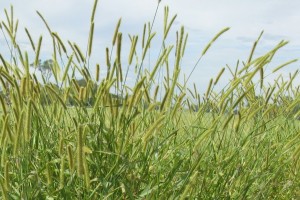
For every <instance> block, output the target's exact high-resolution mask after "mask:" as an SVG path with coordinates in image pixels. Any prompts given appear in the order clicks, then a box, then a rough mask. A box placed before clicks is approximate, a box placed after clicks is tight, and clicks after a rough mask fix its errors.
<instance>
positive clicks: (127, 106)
mask: <svg viewBox="0 0 300 200" xmlns="http://www.w3.org/2000/svg"><path fill="white" fill-rule="evenodd" d="M159 2H160V1H159ZM159 2H158V5H159ZM96 6H97V1H95V4H94V7H93V12H92V17H91V22H90V23H91V26H90V34H89V41H88V44H87V51H86V52H87V53H86V56H85V55H84V54H83V53H82V51H81V50H80V48H79V46H77V45H76V44H75V43H71V42H69V45H70V48H69V49H68V48H67V47H65V46H64V45H63V41H62V40H61V39H60V38H59V36H58V34H57V33H55V34H54V33H52V32H51V29H50V27H49V26H48V25H47V23H46V20H45V19H44V18H43V17H42V15H41V14H40V13H38V14H39V16H40V17H41V18H42V20H43V21H44V23H45V25H46V28H47V29H48V31H49V33H50V35H51V37H52V39H53V58H52V59H51V60H46V61H44V62H43V63H42V62H41V60H40V59H39V54H40V52H39V51H40V50H39V49H40V48H41V47H42V42H41V41H42V40H41V38H40V40H39V42H38V44H34V42H33V41H35V40H34V38H31V36H30V34H29V32H28V30H27V29H26V30H25V31H26V33H27V35H28V37H29V40H30V42H31V45H32V48H33V52H35V53H36V56H35V60H34V61H31V62H35V64H33V66H34V67H40V68H41V70H45V71H47V74H48V73H50V74H53V75H54V78H55V83H53V81H51V80H50V78H49V75H47V74H46V73H42V75H41V77H38V74H36V73H35V71H34V72H33V73H31V72H30V73H29V64H28V63H29V60H28V57H27V56H26V55H27V53H26V52H23V51H22V49H20V47H19V46H18V44H17V43H16V41H15V38H14V36H15V34H16V31H15V30H16V28H14V27H16V23H17V22H16V21H14V20H15V19H14V18H13V9H12V8H11V15H10V13H9V12H7V11H5V13H6V16H7V21H2V22H1V24H3V26H2V25H1V28H3V27H6V28H5V31H6V32H5V31H4V32H3V34H4V35H3V36H5V35H6V34H8V35H9V36H10V39H11V41H10V42H11V44H13V45H9V46H8V48H9V50H10V52H11V55H10V57H8V58H4V57H3V56H2V55H1V56H0V58H1V62H2V64H1V66H0V84H1V88H2V91H1V94H0V103H1V111H0V113H1V117H0V127H1V128H0V154H1V159H0V186H1V187H0V189H1V192H2V193H1V194H2V198H3V199H51V198H52V199H298V198H300V181H299V180H300V177H299V169H300V168H299V167H300V161H299V155H300V145H299V143H300V137H299V131H300V126H299V121H298V120H297V119H298V118H299V115H300V114H299V106H298V103H299V101H300V93H299V86H295V85H294V84H293V80H294V79H295V77H296V76H297V75H298V73H297V72H296V73H295V74H294V75H291V76H290V80H288V81H284V80H283V78H282V76H279V78H278V79H276V80H275V81H274V83H273V84H268V85H266V84H265V82H264V81H263V80H264V79H265V77H266V76H267V75H264V73H263V72H261V71H262V70H263V69H264V68H265V67H266V65H267V64H268V63H270V62H271V60H272V58H273V56H274V55H275V53H276V52H277V50H278V49H280V48H281V47H282V46H284V45H285V44H286V42H280V43H279V44H278V45H277V46H275V47H274V48H273V49H272V50H271V51H269V52H267V53H266V54H265V55H261V56H259V57H257V58H253V52H254V49H255V47H256V45H257V41H258V40H257V41H256V42H255V44H254V48H253V49H252V51H251V55H250V57H249V59H248V61H247V63H244V65H243V68H241V69H239V65H237V66H236V68H235V70H231V68H228V69H229V71H230V72H231V74H232V76H233V79H232V80H230V81H229V84H228V85H227V86H226V87H224V88H223V90H222V91H221V92H216V91H215V88H214V87H215V85H216V84H218V81H219V79H220V78H222V77H221V75H222V74H223V72H224V70H225V68H224V69H222V70H221V71H220V73H219V74H218V75H217V76H216V79H215V81H214V79H211V81H210V83H209V84H208V87H207V88H208V89H207V91H206V93H205V94H204V95H203V96H202V95H201V96H200V94H199V93H198V90H197V88H196V86H195V85H194V89H190V88H187V87H186V81H185V82H184V83H183V84H182V83H180V82H179V80H180V79H179V77H180V65H181V60H182V57H183V54H184V51H185V44H186V39H187V34H186V33H185V32H184V28H183V27H182V28H181V30H180V31H179V34H178V40H177V42H176V44H174V45H169V46H168V45H166V43H165V41H163V42H162V51H161V54H160V55H159V57H158V60H157V62H154V63H155V65H154V66H153V68H152V70H150V71H147V70H144V68H143V63H144V62H145V61H144V58H145V55H146V54H147V53H148V52H150V50H151V49H150V48H151V45H150V44H151V41H153V39H154V38H155V33H154V32H152V26H150V23H149V25H148V28H147V25H145V27H144V30H143V33H142V38H143V39H142V40H141V41H140V42H141V43H142V45H141V44H140V43H139V40H138V36H133V37H131V42H132V47H131V50H130V52H129V55H128V57H126V58H129V59H128V66H127V69H123V68H122V66H121V63H123V62H122V61H121V58H122V57H121V43H122V41H123V40H124V39H122V33H120V32H119V26H120V22H121V20H120V21H119V23H118V25H117V28H116V31H115V33H114V37H113V42H112V46H111V47H110V49H111V51H109V47H107V48H106V56H107V57H106V59H107V60H106V63H101V69H103V68H105V67H106V72H107V75H106V77H105V78H102V79H98V75H99V70H100V65H97V66H98V67H97V70H98V72H97V73H96V74H98V75H97V77H96V78H94V77H92V76H91V74H93V73H92V72H91V71H90V70H89V67H90V66H89V60H90V57H91V56H92V55H93V51H92V41H93V31H94V23H95V22H94V15H95V10H96ZM168 11H169V10H168V8H165V18H164V23H165V24H164V39H166V38H167V36H168V33H169V32H170V28H171V25H172V24H173V21H174V19H175V17H176V16H174V17H173V18H171V20H168V13H169V12H168ZM168 22H169V23H168ZM153 23H154V20H153ZM153 23H152V25H153ZM227 30H228V28H226V29H223V30H222V31H221V32H219V33H218V34H217V35H216V36H215V37H214V38H213V39H212V41H211V42H210V43H209V44H208V46H206V47H205V48H204V50H203V52H202V54H201V57H200V58H202V56H203V55H204V54H206V53H207V50H208V48H210V46H211V45H213V43H214V42H215V40H216V39H217V38H218V37H219V36H220V35H221V34H222V33H224V32H225V31H227ZM260 37H261V35H260V36H259V38H260ZM140 38H141V37H140ZM114 46H116V48H117V51H116V55H114V54H113V48H114ZM136 46H142V49H141V51H139V49H138V48H136ZM36 47H38V49H36ZM173 47H176V48H174V50H173ZM61 50H63V51H61ZM68 51H71V53H68ZM171 51H176V57H175V62H174V63H175V64H174V69H175V70H173V71H170V70H169V54H170V52H171ZM123 53H124V52H123ZM24 55H25V56H24ZM73 56H74V59H73ZM57 57H58V58H57ZM75 58H76V59H75ZM57 59H59V60H66V61H68V62H66V63H68V64H67V65H66V66H64V65H63V64H61V62H58V61H57ZM18 61H21V62H18ZM198 62H199V60H198ZM198 62H197V63H196V65H195V66H194V67H193V68H192V70H194V68H195V67H196V66H197V64H198ZM293 62H294V61H293ZM16 63H23V64H22V67H23V68H24V69H18V68H17V65H16ZM287 64H289V62H288V63H285V64H283V65H280V67H279V68H280V69H281V68H282V67H284V66H286V65H287ZM105 65H106V66H105ZM102 66H103V67H102ZM133 66H134V67H136V70H137V78H136V84H135V85H134V86H133V87H130V86H129V85H128V84H127V82H126V77H127V73H126V76H125V78H124V79H123V75H122V74H123V70H124V71H127V72H128V69H129V67H133ZM162 68H165V69H166V71H167V73H166V74H164V75H163V76H164V77H163V78H164V79H163V80H164V82H163V86H164V87H162V86H161V85H159V84H160V83H158V82H157V81H156V80H157V77H158V76H159V73H160V69H162ZM279 68H275V70H274V72H276V71H277V70H279ZM258 72H260V80H259V81H258V82H255V81H254V77H255V76H256V75H257V74H258ZM172 73H173V74H172ZM75 74H80V76H81V77H82V78H80V79H78V78H76V77H75ZM170 75H171V76H170ZM77 77H78V76H77ZM40 78H41V79H42V81H40ZM257 85H260V88H261V89H260V90H257V89H256V86H257ZM153 86H154V88H155V89H153ZM158 94H161V95H160V96H161V98H159V97H158V96H159V95H158ZM23 127H24V128H23Z"/></svg>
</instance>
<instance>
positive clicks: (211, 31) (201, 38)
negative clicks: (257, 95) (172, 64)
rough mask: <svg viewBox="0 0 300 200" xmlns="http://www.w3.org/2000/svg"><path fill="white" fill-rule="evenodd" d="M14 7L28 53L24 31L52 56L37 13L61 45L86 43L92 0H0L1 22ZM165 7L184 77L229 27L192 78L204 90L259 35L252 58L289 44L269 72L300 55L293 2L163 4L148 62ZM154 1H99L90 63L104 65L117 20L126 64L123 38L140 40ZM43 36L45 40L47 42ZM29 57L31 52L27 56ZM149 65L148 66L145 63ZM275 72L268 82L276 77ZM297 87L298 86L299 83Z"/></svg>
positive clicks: (168, 0)
mask: <svg viewBox="0 0 300 200" xmlns="http://www.w3.org/2000/svg"><path fill="white" fill-rule="evenodd" d="M10 4H12V5H13V6H14V10H15V16H16V17H17V18H18V19H19V20H20V22H19V34H18V37H17V40H18V42H19V43H20V44H22V48H23V49H24V50H28V51H31V49H30V44H29V42H28V39H27V37H26V35H25V31H24V27H27V28H28V29H29V31H30V33H31V35H32V37H33V38H34V40H35V42H37V41H38V37H39V36H40V35H43V36H44V40H43V41H44V43H43V48H42V58H44V59H46V58H47V57H49V56H51V49H52V48H51V41H50V40H49V36H48V33H47V30H46V28H45V26H44V24H43V23H42V21H41V19H40V18H39V17H38V15H37V14H36V12H35V11H36V10H38V11H39V12H41V13H42V14H43V16H44V17H45V19H46V20H47V22H48V23H49V25H50V27H51V28H52V30H53V31H55V32H57V33H58V34H59V35H60V37H61V38H62V39H63V40H64V41H65V42H66V41H67V40H70V41H72V42H76V43H78V44H79V45H80V47H81V48H82V49H83V50H84V49H85V47H86V44H87V38H88V31H89V21H90V14H91V10H92V6H93V0H64V1H61V0H27V1H24V0H5V1H0V8H1V10H0V12H1V14H0V17H1V18H0V19H1V20H3V19H4V13H3V9H4V8H9V6H10ZM165 5H168V6H169V8H170V15H171V16H172V15H174V14H177V15H178V17H177V19H176V21H175V26H174V27H173V29H172V30H171V33H170V39H169V42H170V43H171V42H174V41H172V39H174V36H175V32H176V30H179V29H180V27H181V26H182V25H184V26H185V28H186V31H187V32H188V33H189V40H188V44H187V50H186V54H185V57H184V60H183V62H182V72H183V73H185V74H189V72H190V71H191V69H192V67H193V66H194V64H195V62H196V61H197V59H198V57H199V56H200V54H201V52H202V50H203V48H204V47H205V45H206V44H207V43H208V42H209V41H210V39H211V38H212V37H213V36H214V35H215V34H216V33H217V32H218V31H220V30H221V29H223V28H224V27H231V29H230V31H228V32H226V33H225V34H224V35H223V36H222V37H221V38H220V39H219V40H217V42H216V43H215V44H214V45H213V46H212V48H211V49H210V50H209V51H208V53H207V54H206V55H205V57H204V58H203V60H202V61H201V63H200V64H199V65H198V67H197V69H196V70H195V72H194V74H193V75H192V77H191V81H190V83H193V82H195V83H196V84H197V85H198V87H199V88H200V90H202V91H204V90H205V88H206V86H207V84H208V82H209V79H210V78H212V77H215V76H216V75H217V73H218V72H219V71H220V70H221V68H222V67H224V66H225V65H226V64H228V65H229V66H234V65H235V63H236V61H237V60H238V59H240V60H246V59H247V58H248V55H249V53H250V50H251V47H252V44H253V42H254V41H255V40H256V38H257V37H258V35H259V34H260V32H261V31H262V30H264V35H263V37H262V40H261V43H259V45H258V49H257V52H256V54H255V55H256V56H258V55H262V54H263V53H264V52H267V51H268V50H270V49H271V48H272V47H274V46H275V45H276V44H277V43H278V42H279V41H280V40H282V39H284V40H289V41H290V44H289V45H288V46H286V47H284V48H283V49H282V50H280V52H279V54H278V55H277V57H275V58H274V62H273V63H271V64H270V65H269V66H268V69H269V70H272V69H274V68H275V67H276V66H277V65H278V64H280V63H283V62H286V61H288V60H291V59H294V58H298V57H299V56H300V28H299V22H300V14H299V10H300V1H295V0H285V1H282V0H244V1H241V0H227V1H217V0H209V1H208V0H185V1H182V0H162V1H161V4H160V7H159V10H158V16H157V19H156V22H155V24H154V31H157V32H158V37H157V39H156V40H155V42H156V43H157V45H153V48H152V49H151V54H150V55H151V59H150V60H152V58H153V59H154V60H155V58H157V51H158V49H157V48H158V46H159V44H160V43H159V41H160V40H159V35H161V33H162V27H163V10H164V6H165ZM156 6H157V0H99V4H98V8H97V13H96V17H95V34H94V45H93V47H94V48H93V52H94V53H93V61H94V62H97V63H100V65H101V66H104V63H105V60H104V55H105V54H104V53H105V47H107V46H108V47H110V46H111V38H112V35H113V32H114V29H115V25H116V23H117V21H118V19H119V18H120V17H122V25H121V29H120V30H121V31H122V32H123V33H124V35H125V37H124V45H123V47H124V48H123V57H124V59H125V60H127V54H128V50H129V44H130V42H129V39H128V37H126V35H127V34H128V33H131V34H139V35H141V33H142V29H143V24H144V23H145V22H148V21H152V18H153V16H154V12H155V9H156ZM47 37H48V39H47ZM0 45H1V46H0V53H1V54H3V55H5V52H7V49H6V46H5V43H4V40H3V36H2V35H0ZM29 54H30V53H29ZM150 64H151V63H150ZM297 68H299V62H297V63H295V64H293V65H291V66H288V67H287V68H285V69H284V70H282V71H281V72H280V73H282V74H283V75H284V77H287V76H288V73H289V72H293V71H295V70H296V69H297ZM278 75H279V73H277V74H276V75H274V76H270V77H269V79H270V80H271V79H272V77H275V76H278ZM132 76H133V75H132ZM132 78H133V77H132ZM228 78H230V76H229V73H228V72H227V73H225V76H224V77H222V79H221V80H220V85H219V87H222V85H224V84H225V83H226V82H227V81H228ZM299 83H300V82H299Z"/></svg>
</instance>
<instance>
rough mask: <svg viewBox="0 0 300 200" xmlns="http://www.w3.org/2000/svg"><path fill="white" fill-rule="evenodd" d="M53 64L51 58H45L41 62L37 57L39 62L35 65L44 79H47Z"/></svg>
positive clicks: (32, 65) (49, 76) (50, 74)
mask: <svg viewBox="0 0 300 200" xmlns="http://www.w3.org/2000/svg"><path fill="white" fill-rule="evenodd" d="M53 65H54V61H53V60H52V59H48V60H45V61H44V62H43V63H42V61H41V59H39V62H38V64H37V66H35V67H36V68H37V69H38V70H39V71H40V72H41V74H42V75H43V77H44V78H45V80H46V81H48V80H49V79H50V78H51V76H52V68H53ZM30 66H31V67H34V64H33V63H32V64H31V65H30Z"/></svg>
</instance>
